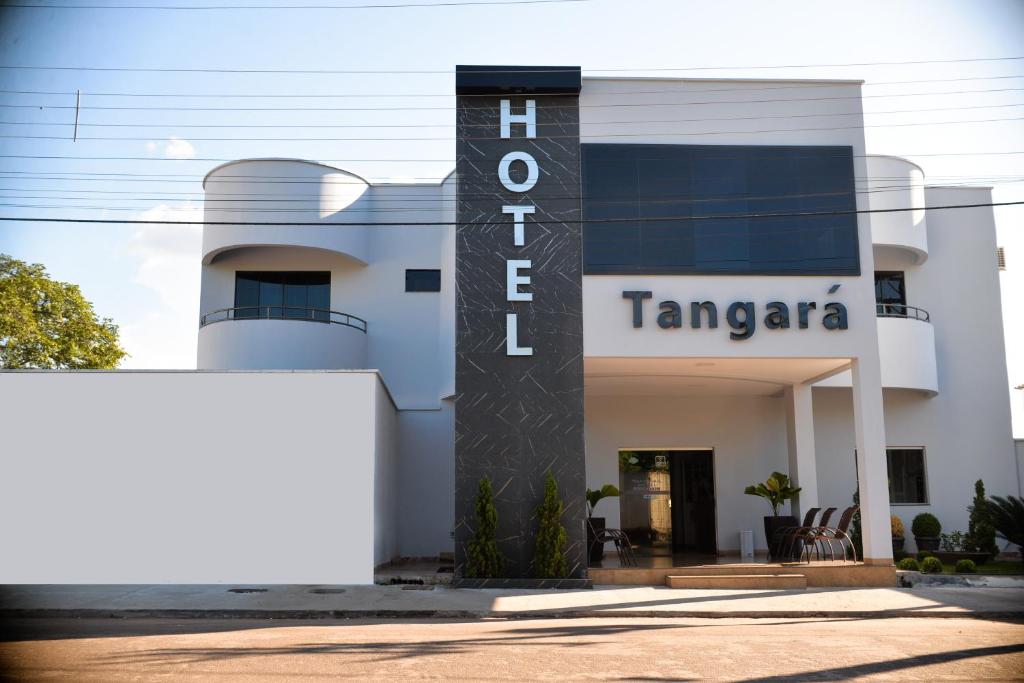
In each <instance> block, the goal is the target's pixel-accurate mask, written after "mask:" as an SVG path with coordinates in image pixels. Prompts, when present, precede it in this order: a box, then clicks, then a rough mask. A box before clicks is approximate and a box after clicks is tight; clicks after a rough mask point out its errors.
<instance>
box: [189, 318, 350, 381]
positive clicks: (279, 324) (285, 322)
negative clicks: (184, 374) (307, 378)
mask: <svg viewBox="0 0 1024 683" xmlns="http://www.w3.org/2000/svg"><path fill="white" fill-rule="evenodd" d="M366 338H367V325H366V321H365V320H363V319H362V318H360V317H357V316H354V315H351V314H348V313H342V312H340V311H331V310H327V309H323V308H300V307H295V306H242V307H236V308H223V309H218V310H216V311H211V312H209V313H207V314H205V315H203V316H202V317H201V318H200V321H199V347H198V348H199V353H198V367H199V369H200V370H359V369H366Z"/></svg>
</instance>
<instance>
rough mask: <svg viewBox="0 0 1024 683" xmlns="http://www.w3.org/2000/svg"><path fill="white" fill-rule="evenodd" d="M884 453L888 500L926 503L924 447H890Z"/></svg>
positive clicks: (892, 501)
mask: <svg viewBox="0 0 1024 683" xmlns="http://www.w3.org/2000/svg"><path fill="white" fill-rule="evenodd" d="M886 454H887V455H888V461H889V502H891V503H910V504H924V503H927V502H928V495H927V492H926V491H925V475H924V449H921V448H890V449H888V450H887V451H886Z"/></svg>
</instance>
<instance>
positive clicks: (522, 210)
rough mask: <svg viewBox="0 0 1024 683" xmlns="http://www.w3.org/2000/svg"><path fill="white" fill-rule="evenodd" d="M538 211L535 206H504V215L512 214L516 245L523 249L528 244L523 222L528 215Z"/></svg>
mask: <svg viewBox="0 0 1024 683" xmlns="http://www.w3.org/2000/svg"><path fill="white" fill-rule="evenodd" d="M536 210H537V207H535V206H515V205H511V206H503V207H501V212H502V213H510V214H512V223H513V225H514V227H515V233H514V237H515V242H514V243H515V245H516V246H517V247H521V246H523V245H524V244H526V229H525V228H524V227H523V220H524V218H525V216H526V214H528V213H531V214H532V213H533V212H534V211H536Z"/></svg>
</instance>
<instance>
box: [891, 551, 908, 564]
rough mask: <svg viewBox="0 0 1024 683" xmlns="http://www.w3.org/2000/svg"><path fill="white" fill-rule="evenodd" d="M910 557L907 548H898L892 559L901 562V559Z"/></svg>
mask: <svg viewBox="0 0 1024 683" xmlns="http://www.w3.org/2000/svg"><path fill="white" fill-rule="evenodd" d="M908 557H910V553H908V552H907V551H906V550H896V551H893V554H892V559H893V560H895V561H896V562H899V561H900V560H902V559H905V558H908Z"/></svg>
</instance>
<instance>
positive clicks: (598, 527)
mask: <svg viewBox="0 0 1024 683" xmlns="http://www.w3.org/2000/svg"><path fill="white" fill-rule="evenodd" d="M618 495H619V489H618V488H616V487H615V486H612V485H611V484H605V485H604V486H602V487H601V488H599V489H598V490H596V491H592V490H591V489H587V520H588V521H589V522H590V523H589V524H587V548H589V549H590V563H591V564H596V563H599V562H600V561H601V559H602V558H603V557H604V543H595V542H594V540H595V538H596V536H595V535H596V533H597V532H599V531H604V529H605V518H604V517H595V516H594V508H596V507H597V504H598V503H600V502H601V501H602V500H604V499H605V498H614V497H616V496H618Z"/></svg>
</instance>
